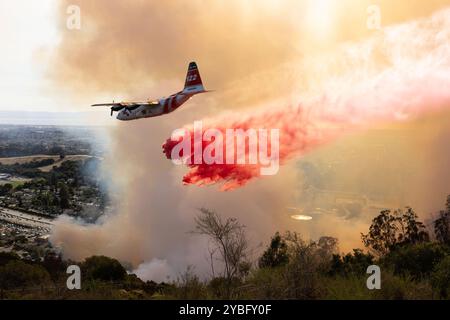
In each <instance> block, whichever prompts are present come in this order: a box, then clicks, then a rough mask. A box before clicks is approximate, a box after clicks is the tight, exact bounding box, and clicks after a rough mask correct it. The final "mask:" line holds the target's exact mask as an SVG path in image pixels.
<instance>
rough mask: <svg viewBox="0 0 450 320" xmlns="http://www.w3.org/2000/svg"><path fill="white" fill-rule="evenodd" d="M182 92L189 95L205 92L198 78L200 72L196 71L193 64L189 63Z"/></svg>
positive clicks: (200, 79) (195, 66) (195, 65)
mask: <svg viewBox="0 0 450 320" xmlns="http://www.w3.org/2000/svg"><path fill="white" fill-rule="evenodd" d="M183 92H184V93H191V94H196V93H202V92H205V88H204V87H203V83H202V78H201V77H200V72H199V71H198V67H197V64H196V63H195V62H191V63H189V67H188V71H187V75H186V82H185V83H184V89H183Z"/></svg>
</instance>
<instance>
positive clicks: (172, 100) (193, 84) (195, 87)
mask: <svg viewBox="0 0 450 320" xmlns="http://www.w3.org/2000/svg"><path fill="white" fill-rule="evenodd" d="M203 92H208V91H206V90H205V88H204V87H203V83H202V79H201V78H200V73H199V72H198V68H197V64H196V63H195V62H191V63H189V68H188V71H187V75H186V82H185V84H184V89H183V90H182V91H180V92H177V93H175V94H172V95H171V96H170V97H167V98H162V99H158V100H149V101H146V102H113V103H98V104H93V105H92V106H93V107H98V106H106V107H111V116H112V115H113V112H114V111H118V112H119V114H118V115H117V119H118V120H136V119H141V118H149V117H157V116H161V115H163V114H166V113H170V112H172V111H174V110H176V109H177V108H178V107H180V106H181V105H182V104H183V103H185V102H186V101H187V100H189V99H190V98H191V97H192V96H194V95H196V94H198V93H203Z"/></svg>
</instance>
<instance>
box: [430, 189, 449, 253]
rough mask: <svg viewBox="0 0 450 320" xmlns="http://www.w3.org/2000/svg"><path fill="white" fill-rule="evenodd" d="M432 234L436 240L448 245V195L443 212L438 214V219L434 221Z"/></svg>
mask: <svg viewBox="0 0 450 320" xmlns="http://www.w3.org/2000/svg"><path fill="white" fill-rule="evenodd" d="M434 234H435V236H436V240H437V241H439V242H440V243H443V244H449V245H450V195H449V196H448V197H447V203H446V208H445V210H443V211H441V212H440V213H439V218H438V219H437V220H435V221H434Z"/></svg>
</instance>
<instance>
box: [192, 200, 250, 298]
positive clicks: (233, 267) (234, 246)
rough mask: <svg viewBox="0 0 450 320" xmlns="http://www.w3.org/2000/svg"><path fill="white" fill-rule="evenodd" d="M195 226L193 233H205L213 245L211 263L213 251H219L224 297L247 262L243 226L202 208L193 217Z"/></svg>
mask: <svg viewBox="0 0 450 320" xmlns="http://www.w3.org/2000/svg"><path fill="white" fill-rule="evenodd" d="M195 223H196V227H195V230H194V231H192V232H193V233H196V234H200V235H206V236H208V237H209V238H210V239H211V241H212V245H213V246H214V250H213V251H212V254H211V265H212V266H213V265H214V262H213V259H214V253H215V252H219V254H220V258H219V260H220V261H221V262H222V263H223V266H224V270H223V277H224V278H225V279H226V289H227V290H226V298H230V296H231V285H232V283H233V279H235V278H239V277H241V276H242V272H241V271H242V267H243V266H244V265H246V264H247V254H248V241H247V238H246V237H245V233H244V229H245V226H243V225H241V224H240V223H239V222H238V221H237V220H236V219H235V218H228V219H226V220H225V221H224V220H223V219H222V218H221V217H220V216H219V215H218V214H217V213H215V212H214V211H210V210H208V209H205V208H202V209H200V214H199V215H198V216H197V217H196V218H195Z"/></svg>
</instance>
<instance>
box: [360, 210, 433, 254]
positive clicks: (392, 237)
mask: <svg viewBox="0 0 450 320" xmlns="http://www.w3.org/2000/svg"><path fill="white" fill-rule="evenodd" d="M417 218H418V217H417V215H416V213H415V212H414V211H413V210H412V209H411V208H406V212H403V211H402V210H395V211H393V212H392V211H391V210H383V211H381V213H380V214H379V215H378V216H377V217H375V218H374V219H373V220H372V224H371V225H370V228H369V233H368V234H366V235H364V234H361V238H362V241H363V243H364V245H365V246H366V247H368V248H370V249H371V250H372V251H374V252H375V253H376V254H378V255H379V256H384V255H386V254H387V253H388V252H389V251H391V250H393V249H395V248H396V247H398V246H401V245H406V244H416V243H421V242H427V241H429V235H428V233H427V232H426V229H425V225H424V224H423V223H422V222H420V221H417Z"/></svg>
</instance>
